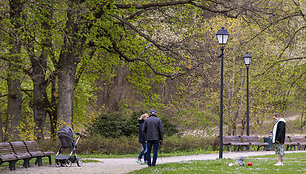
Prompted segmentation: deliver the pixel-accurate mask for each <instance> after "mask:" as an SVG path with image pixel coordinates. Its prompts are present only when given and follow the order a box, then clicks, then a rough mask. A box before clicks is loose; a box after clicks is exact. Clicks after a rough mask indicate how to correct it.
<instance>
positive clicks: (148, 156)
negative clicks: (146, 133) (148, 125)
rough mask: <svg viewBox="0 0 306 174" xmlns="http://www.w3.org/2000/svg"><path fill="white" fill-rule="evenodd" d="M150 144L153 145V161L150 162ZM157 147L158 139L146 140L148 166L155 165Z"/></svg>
mask: <svg viewBox="0 0 306 174" xmlns="http://www.w3.org/2000/svg"><path fill="white" fill-rule="evenodd" d="M152 146H153V161H152V163H151V149H152ZM158 147H159V140H156V141H148V143H147V158H146V160H147V164H148V166H155V165H156V160H157V153H158Z"/></svg>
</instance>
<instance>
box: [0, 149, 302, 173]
mask: <svg viewBox="0 0 306 174" xmlns="http://www.w3.org/2000/svg"><path fill="white" fill-rule="evenodd" d="M299 152H304V153H305V151H286V153H299ZM271 154H274V151H252V152H246V151H243V152H227V153H223V158H230V159H237V158H239V157H241V156H244V157H248V156H261V155H271ZM217 158H219V153H214V154H200V155H190V156H174V157H159V158H158V159H157V165H158V164H163V163H174V162H185V161H190V160H215V159H217ZM94 160H98V161H101V162H100V163H99V162H96V163H83V166H82V167H77V165H76V163H73V164H72V167H55V166H54V165H51V166H49V165H44V166H40V167H38V166H32V167H30V168H27V169H26V168H23V167H18V168H17V169H16V170H15V171H10V170H9V169H8V167H6V168H4V167H0V173H1V174H68V173H71V174H77V173H80V174H125V173H128V172H131V171H134V170H138V169H142V168H145V167H147V166H146V165H140V164H138V163H136V158H95V159H94ZM275 161H276V155H275Z"/></svg>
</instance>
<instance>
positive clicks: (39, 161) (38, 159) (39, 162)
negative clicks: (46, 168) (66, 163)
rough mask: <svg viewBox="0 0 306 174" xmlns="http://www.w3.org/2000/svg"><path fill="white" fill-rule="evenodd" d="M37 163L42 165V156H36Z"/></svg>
mask: <svg viewBox="0 0 306 174" xmlns="http://www.w3.org/2000/svg"><path fill="white" fill-rule="evenodd" d="M35 164H37V165H38V166H42V157H41V156H38V157H36V161H35Z"/></svg>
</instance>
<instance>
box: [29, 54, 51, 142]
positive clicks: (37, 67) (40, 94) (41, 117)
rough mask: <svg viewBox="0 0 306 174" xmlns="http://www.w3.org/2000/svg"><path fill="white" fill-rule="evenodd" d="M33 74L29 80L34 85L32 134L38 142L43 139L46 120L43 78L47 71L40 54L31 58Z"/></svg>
mask: <svg viewBox="0 0 306 174" xmlns="http://www.w3.org/2000/svg"><path fill="white" fill-rule="evenodd" d="M31 63H32V67H33V73H32V75H31V78H32V80H33V84H34V96H33V112H34V122H35V128H34V134H35V136H36V138H37V139H38V140H41V139H43V138H44V131H43V130H44V125H45V120H46V108H48V101H47V94H46V89H47V85H46V83H45V76H44V74H46V70H47V58H46V56H44V54H43V53H42V56H40V58H39V59H37V58H36V57H32V58H31Z"/></svg>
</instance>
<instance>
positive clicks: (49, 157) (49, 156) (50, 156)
mask: <svg viewBox="0 0 306 174" xmlns="http://www.w3.org/2000/svg"><path fill="white" fill-rule="evenodd" d="M48 157H49V165H51V164H52V162H51V156H48Z"/></svg>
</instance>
